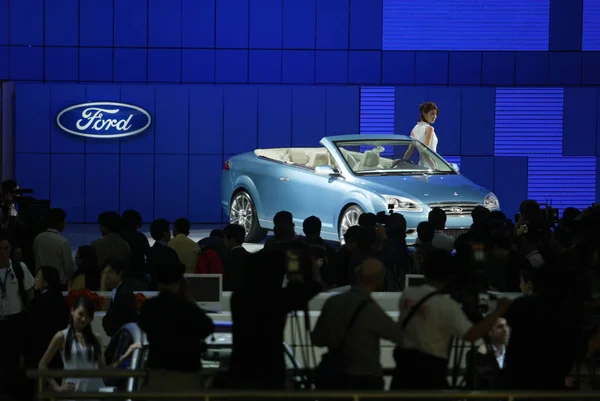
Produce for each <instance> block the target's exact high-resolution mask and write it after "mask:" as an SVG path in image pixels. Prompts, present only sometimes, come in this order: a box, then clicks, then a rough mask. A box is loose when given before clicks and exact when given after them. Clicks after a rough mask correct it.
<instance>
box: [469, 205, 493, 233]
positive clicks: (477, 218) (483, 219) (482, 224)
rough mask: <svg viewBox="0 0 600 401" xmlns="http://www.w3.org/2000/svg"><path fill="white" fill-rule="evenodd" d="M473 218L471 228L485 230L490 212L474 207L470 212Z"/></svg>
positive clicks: (481, 207)
mask: <svg viewBox="0 0 600 401" xmlns="http://www.w3.org/2000/svg"><path fill="white" fill-rule="evenodd" d="M471 217H472V218H473V228H476V229H487V227H488V223H489V221H490V210H489V209H487V208H485V207H483V206H475V208H474V209H473V211H472V212H471Z"/></svg>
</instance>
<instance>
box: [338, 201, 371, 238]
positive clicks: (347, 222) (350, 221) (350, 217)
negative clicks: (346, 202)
mask: <svg viewBox="0 0 600 401" xmlns="http://www.w3.org/2000/svg"><path fill="white" fill-rule="evenodd" d="M364 212H365V211H364V210H362V208H361V207H360V206H358V205H350V206H348V207H346V208H345V209H344V211H343V212H342V213H341V214H340V220H339V222H338V236H339V239H340V244H342V245H344V243H345V242H346V241H344V234H346V231H348V228H350V227H352V226H357V225H358V219H359V218H360V215H361V214H363V213H364Z"/></svg>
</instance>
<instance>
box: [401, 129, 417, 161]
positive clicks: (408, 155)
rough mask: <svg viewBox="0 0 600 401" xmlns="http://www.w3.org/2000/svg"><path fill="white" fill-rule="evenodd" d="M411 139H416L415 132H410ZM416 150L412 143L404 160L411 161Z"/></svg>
mask: <svg viewBox="0 0 600 401" xmlns="http://www.w3.org/2000/svg"><path fill="white" fill-rule="evenodd" d="M410 137H411V138H414V137H415V136H414V134H413V131H410ZM414 150H415V145H413V144H412V143H411V144H410V145H408V149H407V150H406V153H404V157H403V158H402V159H404V160H408V159H410V157H411V156H412V154H413V151H414Z"/></svg>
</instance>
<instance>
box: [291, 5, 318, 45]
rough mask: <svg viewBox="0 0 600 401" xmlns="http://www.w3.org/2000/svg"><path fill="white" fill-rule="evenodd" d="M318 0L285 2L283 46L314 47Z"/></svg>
mask: <svg viewBox="0 0 600 401" xmlns="http://www.w3.org/2000/svg"><path fill="white" fill-rule="evenodd" d="M315 7H316V0H285V1H284V2H283V48H284V49H314V48H315V44H316V39H315V30H316V28H315V26H316V25H315V14H316V13H315Z"/></svg>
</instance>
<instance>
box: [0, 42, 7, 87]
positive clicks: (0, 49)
mask: <svg viewBox="0 0 600 401" xmlns="http://www.w3.org/2000/svg"><path fill="white" fill-rule="evenodd" d="M4 80H8V46H0V81H4Z"/></svg>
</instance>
